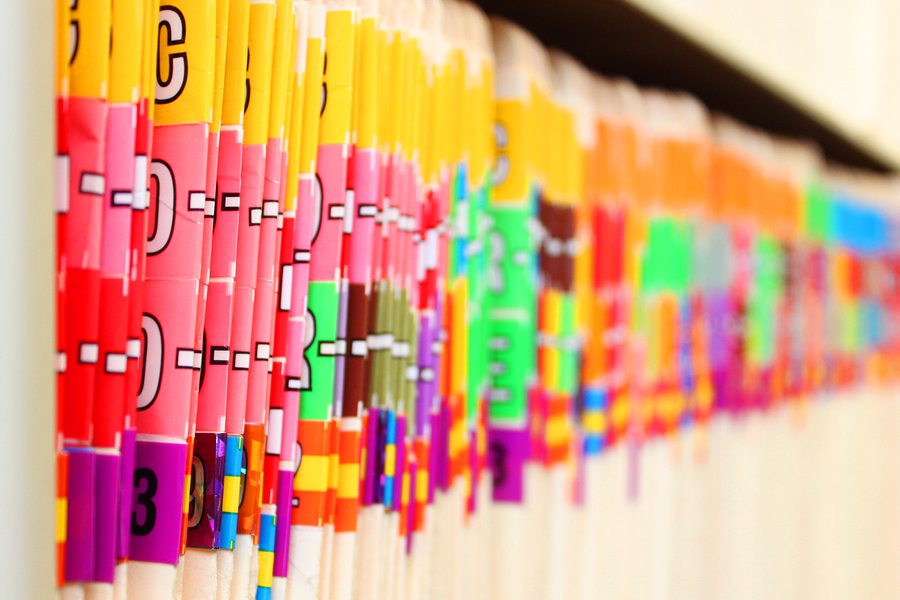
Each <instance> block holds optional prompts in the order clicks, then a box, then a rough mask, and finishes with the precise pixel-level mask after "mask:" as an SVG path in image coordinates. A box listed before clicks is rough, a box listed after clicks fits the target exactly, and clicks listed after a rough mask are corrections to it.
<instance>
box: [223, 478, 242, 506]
mask: <svg viewBox="0 0 900 600" xmlns="http://www.w3.org/2000/svg"><path fill="white" fill-rule="evenodd" d="M222 487H223V490H222V511H223V512H227V513H237V511H238V507H239V504H240V503H239V502H238V500H239V499H240V493H241V478H240V477H235V476H232V475H226V476H225V483H224V485H223V486H222Z"/></svg>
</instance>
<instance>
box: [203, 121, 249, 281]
mask: <svg viewBox="0 0 900 600" xmlns="http://www.w3.org/2000/svg"><path fill="white" fill-rule="evenodd" d="M243 151H244V147H243V145H242V144H241V138H240V131H239V130H235V129H223V130H222V132H221V134H220V138H219V161H218V167H217V173H216V188H217V195H216V209H215V210H216V216H215V221H214V223H215V226H214V228H213V242H212V243H213V246H212V257H211V259H210V277H234V272H235V261H236V260H237V238H238V222H239V220H240V208H241V162H242V158H243Z"/></svg>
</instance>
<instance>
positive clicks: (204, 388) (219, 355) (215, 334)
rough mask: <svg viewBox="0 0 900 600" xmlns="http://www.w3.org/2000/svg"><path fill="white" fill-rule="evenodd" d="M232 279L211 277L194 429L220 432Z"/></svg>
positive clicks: (228, 364)
mask: <svg viewBox="0 0 900 600" xmlns="http://www.w3.org/2000/svg"><path fill="white" fill-rule="evenodd" d="M233 294H234V282H233V281H231V280H213V281H211V282H210V284H209V290H208V292H207V299H206V322H205V324H204V329H205V330H206V356H205V359H204V360H205V364H204V371H203V380H202V382H201V383H200V395H199V398H198V401H197V430H198V431H222V427H223V426H224V423H225V399H226V396H227V393H228V372H229V371H230V370H231V317H232V310H233V300H234V297H233Z"/></svg>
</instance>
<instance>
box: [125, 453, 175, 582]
mask: <svg viewBox="0 0 900 600" xmlns="http://www.w3.org/2000/svg"><path fill="white" fill-rule="evenodd" d="M134 458H135V460H134V467H135V468H134V479H133V483H134V498H133V501H132V513H131V555H130V558H131V559H132V560H139V561H144V562H155V563H165V564H170V565H174V564H177V563H178V554H179V550H180V545H181V517H182V509H183V506H184V465H185V461H186V460H187V444H184V443H169V442H150V441H143V440H138V442H137V444H136V445H135V457H134Z"/></svg>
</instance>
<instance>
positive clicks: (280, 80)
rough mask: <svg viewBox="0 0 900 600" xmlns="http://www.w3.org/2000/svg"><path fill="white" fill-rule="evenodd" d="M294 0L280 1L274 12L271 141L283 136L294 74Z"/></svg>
mask: <svg viewBox="0 0 900 600" xmlns="http://www.w3.org/2000/svg"><path fill="white" fill-rule="evenodd" d="M293 4H294V3H293V0H278V2H277V4H276V9H275V44H274V46H273V50H272V103H271V105H270V106H269V138H270V139H271V138H280V137H283V136H284V125H285V113H286V112H287V102H286V101H287V97H288V84H289V81H292V80H291V78H290V77H289V76H290V75H292V74H293V68H294V61H293V58H294V51H293V50H294V48H293V45H294V43H295V41H296V28H295V27H294V25H295V23H296V20H297V19H296V16H295V15H294V12H293V10H292V6H293Z"/></svg>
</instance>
